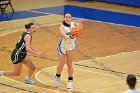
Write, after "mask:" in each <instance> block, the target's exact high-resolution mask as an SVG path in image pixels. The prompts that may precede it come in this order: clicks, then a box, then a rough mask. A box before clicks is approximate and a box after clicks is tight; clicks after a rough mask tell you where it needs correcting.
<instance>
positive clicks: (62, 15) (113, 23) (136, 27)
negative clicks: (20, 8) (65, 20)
mask: <svg viewBox="0 0 140 93" xmlns="http://www.w3.org/2000/svg"><path fill="white" fill-rule="evenodd" d="M28 11H31V12H36V13H42V14H53V13H47V12H39V11H32V10H28ZM56 15H59V14H56ZM62 16H63V15H62ZM73 18H75V19H80V18H78V17H73ZM84 19H85V18H84ZM85 20H89V21H95V22H100V23H107V24H115V25H121V26H127V27H133V28H140V27H137V26H131V25H124V24H118V23H111V22H104V21H97V20H91V19H85Z"/></svg>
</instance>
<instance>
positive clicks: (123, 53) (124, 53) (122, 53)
mask: <svg viewBox="0 0 140 93" xmlns="http://www.w3.org/2000/svg"><path fill="white" fill-rule="evenodd" d="M136 52H140V50H137V51H131V52H120V53H118V54H114V55H109V56H104V57H95V60H96V59H102V58H108V57H114V56H119V55H126V54H130V53H136ZM91 60H92V59H91Z"/></svg>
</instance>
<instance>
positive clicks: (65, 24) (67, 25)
mask: <svg viewBox="0 0 140 93" xmlns="http://www.w3.org/2000/svg"><path fill="white" fill-rule="evenodd" d="M66 14H70V15H71V16H72V14H71V13H65V14H64V17H65V15H66ZM62 23H63V25H64V26H66V27H70V25H69V24H67V23H66V22H65V21H63V22H62Z"/></svg>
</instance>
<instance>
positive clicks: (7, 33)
mask: <svg viewBox="0 0 140 93" xmlns="http://www.w3.org/2000/svg"><path fill="white" fill-rule="evenodd" d="M34 12H35V11H34ZM41 13H43V12H41ZM44 13H45V12H44ZM50 14H51V13H50ZM77 19H79V18H77ZM21 20H23V19H21ZM86 20H90V19H86ZM90 21H95V20H90ZM95 22H101V23H108V24H115V23H110V22H102V21H95ZM116 25H122V26H128V27H135V28H140V27H136V26H129V25H123V24H116ZM18 31H19V30H18ZM18 31H14V32H18ZM21 31H23V30H21ZM14 32H10V33H7V34H4V35H8V34H11V33H14ZM4 35H0V36H4ZM130 53H131V52H130ZM116 55H118V54H116ZM106 57H111V56H106ZM97 59H98V57H97ZM87 61H88V60H87ZM80 62H84V61H80ZM37 73H38V72H37ZM5 78H7V77H5ZM8 79H10V78H8ZM10 80H13V79H10ZM14 81H15V82H19V81H16V80H14ZM21 83H22V82H21ZM35 87H37V86H35ZM40 88H42V87H40ZM98 93H99V92H98Z"/></svg>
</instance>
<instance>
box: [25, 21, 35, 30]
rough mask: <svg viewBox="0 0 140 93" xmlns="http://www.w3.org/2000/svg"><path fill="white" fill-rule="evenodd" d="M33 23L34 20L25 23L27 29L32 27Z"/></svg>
mask: <svg viewBox="0 0 140 93" xmlns="http://www.w3.org/2000/svg"><path fill="white" fill-rule="evenodd" d="M32 25H34V23H32V22H31V23H28V24H25V29H30V28H31V26H32Z"/></svg>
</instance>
